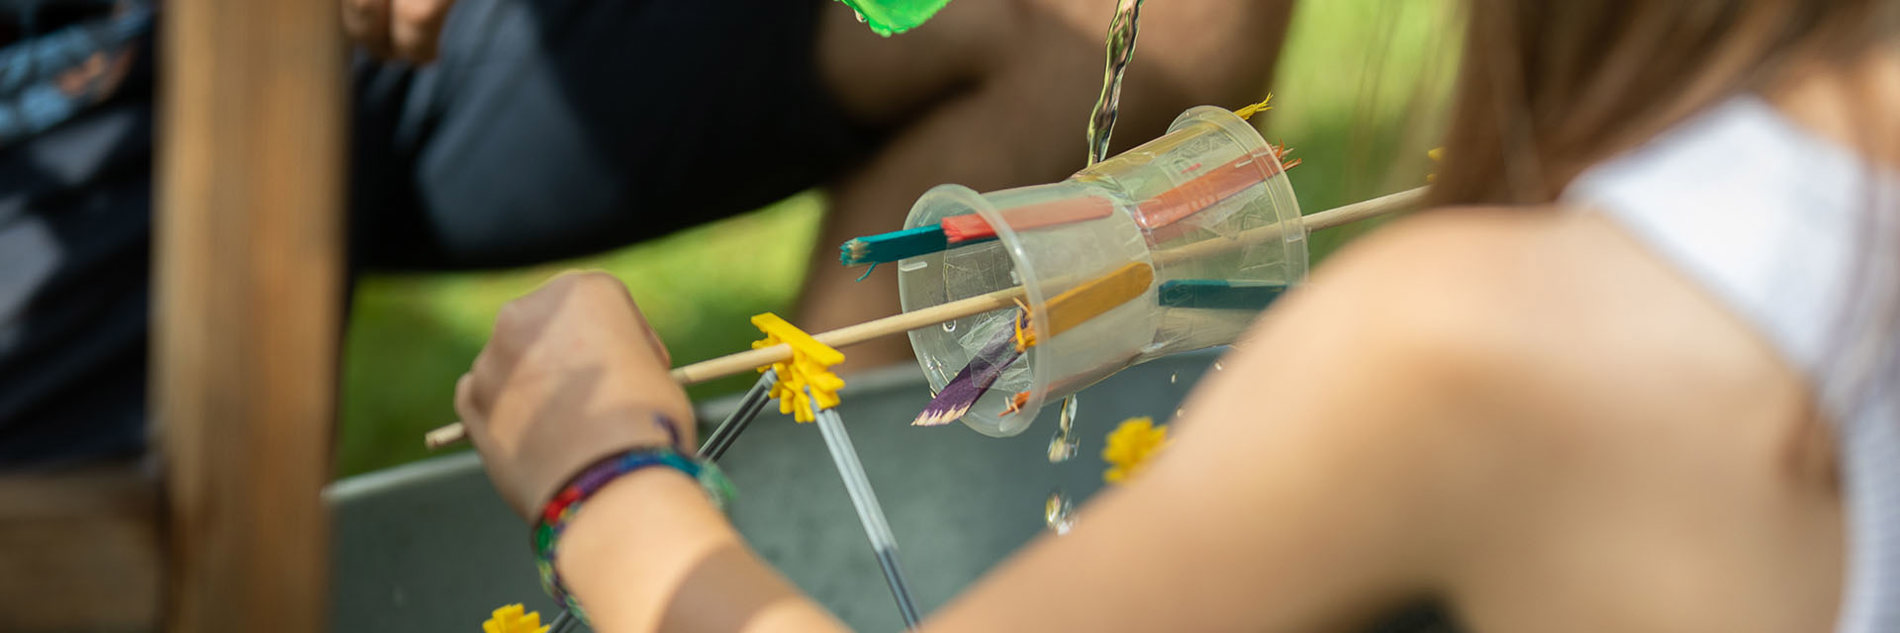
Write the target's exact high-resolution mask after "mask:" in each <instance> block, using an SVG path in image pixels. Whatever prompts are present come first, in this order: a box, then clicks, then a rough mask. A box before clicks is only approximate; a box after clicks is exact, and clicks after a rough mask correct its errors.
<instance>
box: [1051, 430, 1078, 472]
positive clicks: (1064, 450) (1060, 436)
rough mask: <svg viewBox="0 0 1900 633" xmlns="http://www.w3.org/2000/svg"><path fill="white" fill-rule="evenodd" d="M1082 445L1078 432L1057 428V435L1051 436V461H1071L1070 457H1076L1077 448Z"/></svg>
mask: <svg viewBox="0 0 1900 633" xmlns="http://www.w3.org/2000/svg"><path fill="white" fill-rule="evenodd" d="M1081 445H1082V441H1081V438H1080V437H1078V436H1076V434H1074V433H1071V432H1069V431H1068V430H1066V429H1056V434H1055V436H1053V437H1050V438H1049V463H1051V464H1060V463H1062V462H1066V461H1069V458H1071V457H1075V453H1076V449H1078V448H1081Z"/></svg>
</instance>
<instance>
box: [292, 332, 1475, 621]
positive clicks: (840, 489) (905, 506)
mask: <svg viewBox="0 0 1900 633" xmlns="http://www.w3.org/2000/svg"><path fill="white" fill-rule="evenodd" d="M1214 358H1215V354H1214V353H1213V352H1211V351H1207V352H1199V353H1192V354H1182V355H1178V356H1173V357H1169V358H1163V359H1159V360H1156V361H1153V362H1149V363H1147V364H1144V365H1140V366H1137V367H1134V368H1132V369H1129V370H1126V371H1123V372H1122V373H1120V374H1118V375H1116V376H1114V377H1111V378H1109V379H1108V380H1107V381H1105V382H1103V383H1102V384H1100V385H1097V386H1095V387H1094V388H1091V389H1089V390H1088V391H1086V392H1084V393H1083V394H1082V395H1081V406H1080V407H1079V412H1080V414H1079V415H1078V416H1077V418H1076V420H1075V432H1076V433H1078V434H1079V435H1080V436H1081V438H1082V444H1081V449H1080V451H1079V452H1078V453H1077V455H1076V457H1075V458H1074V459H1072V460H1070V461H1068V462H1066V463H1063V464H1050V463H1049V461H1048V458H1047V455H1048V451H1047V449H1048V444H1049V438H1050V435H1051V434H1052V433H1054V430H1055V418H1056V415H1057V413H1056V410H1055V409H1056V408H1055V407H1050V408H1049V409H1047V410H1045V411H1043V413H1042V416H1041V417H1040V418H1038V419H1037V421H1036V422H1035V424H1034V425H1033V426H1031V427H1030V429H1029V430H1028V431H1027V432H1025V433H1023V434H1021V435H1018V436H1016V437H1013V438H1005V439H995V438H990V437H985V436H982V435H978V434H977V433H975V432H973V431H971V430H969V429H966V428H963V427H962V426H961V425H951V426H945V427H938V428H928V429H926V428H913V427H911V426H909V422H910V419H911V417H913V416H915V415H916V413H917V411H918V410H920V409H922V408H923V405H924V403H925V402H927V401H928V400H929V395H930V394H929V391H928V389H927V387H926V386H925V382H924V379H923V375H922V373H921V372H920V371H918V370H917V369H916V368H904V369H893V370H886V371H881V372H875V373H872V374H866V375H860V376H857V377H854V378H852V379H851V384H850V386H849V387H847V388H846V390H845V391H844V394H843V404H842V405H841V406H840V408H839V413H840V415H841V416H842V417H843V419H844V421H845V424H846V426H847V427H849V429H850V432H851V438H852V441H853V443H855V444H856V446H857V448H858V451H859V452H860V454H861V458H862V460H863V462H864V467H865V470H866V472H867V474H868V475H869V477H870V479H871V482H872V484H873V486H874V487H875V488H876V490H877V495H878V498H879V501H880V502H881V504H882V505H883V507H884V510H885V512H886V513H887V514H888V517H889V519H890V524H891V529H892V531H893V532H894V533H895V534H896V536H897V540H898V544H899V547H900V550H899V557H900V558H901V559H902V563H903V566H904V568H905V572H906V574H907V576H908V578H909V580H910V585H911V590H912V592H913V593H914V595H915V598H916V600H917V604H918V608H920V609H922V610H924V611H925V612H929V611H931V610H934V609H936V608H937V607H939V606H941V605H942V604H943V603H945V602H946V601H948V600H949V599H950V598H951V597H953V596H955V595H956V594H957V593H958V592H959V591H960V590H962V589H963V588H964V587H966V586H968V585H969V584H970V583H971V582H972V581H974V580H976V579H977V577H978V576H981V575H982V574H983V572H984V571H986V570H988V569H989V568H990V567H992V566H994V565H995V564H996V563H997V562H999V561H1001V560H1002V559H1004V558H1005V557H1007V556H1008V555H1009V554H1010V552H1012V551H1014V550H1015V549H1016V548H1018V547H1020V546H1022V545H1023V544H1025V543H1027V542H1029V540H1030V539H1032V538H1035V537H1037V536H1038V535H1041V534H1042V533H1044V532H1045V531H1046V530H1045V527H1044V520H1043V507H1044V502H1045V501H1046V500H1047V499H1048V497H1049V495H1050V493H1051V492H1052V491H1054V490H1056V489H1057V488H1061V489H1063V490H1065V491H1066V492H1067V493H1068V494H1070V495H1071V497H1072V498H1073V499H1075V501H1076V503H1077V504H1078V505H1080V504H1081V503H1082V502H1083V501H1085V500H1086V499H1087V498H1088V497H1089V496H1090V495H1092V494H1094V493H1095V492H1096V491H1097V490H1098V489H1100V487H1101V485H1102V483H1101V481H1102V471H1103V469H1104V468H1105V464H1103V463H1102V461H1101V458H1100V454H1101V449H1102V443H1103V440H1104V438H1105V437H1106V436H1107V434H1108V432H1109V430H1111V429H1113V428H1114V426H1115V425H1116V424H1119V423H1120V422H1121V421H1122V420H1124V419H1126V418H1129V417H1134V416H1152V417H1154V418H1155V419H1156V420H1165V419H1167V418H1168V417H1169V416H1171V415H1172V414H1173V412H1174V410H1175V408H1176V407H1177V406H1179V402H1180V401H1181V399H1182V397H1183V396H1185V395H1186V393H1187V391H1188V390H1189V388H1191V386H1192V385H1193V384H1194V382H1195V381H1196V380H1197V379H1198V378H1199V377H1200V375H1201V373H1202V372H1204V371H1205V370H1206V369H1207V367H1208V366H1209V365H1210V364H1211V363H1212V361H1213V359H1214ZM735 404H736V399H734V398H727V399H722V400H718V401H714V402H710V403H706V404H705V405H704V406H703V407H702V409H701V411H700V419H701V420H712V421H717V420H719V419H721V418H723V417H724V416H725V415H726V413H728V412H729V411H730V410H731V407H733V406H734V405H735ZM702 434H703V433H702ZM722 467H723V468H725V469H726V472H727V473H728V474H729V475H730V476H731V477H732V480H733V482H734V483H735V484H736V485H737V487H738V489H739V498H738V500H737V501H736V502H735V503H734V504H733V506H732V507H731V516H732V520H733V522H734V523H735V524H736V525H737V526H738V527H739V530H740V531H741V532H743V533H744V534H745V535H746V537H747V539H748V540H749V541H750V542H751V544H752V547H753V548H755V549H756V550H757V551H758V552H759V553H760V554H761V555H763V556H764V557H765V558H766V559H767V560H770V561H771V562H772V564H774V565H776V566H777V567H778V568H779V569H780V570H781V571H783V572H784V574H785V575H786V576H787V577H789V578H790V579H791V580H792V582H794V583H796V584H797V585H798V586H799V587H800V588H802V589H804V590H805V591H806V592H807V593H809V594H810V595H811V596H812V597H813V598H815V599H817V600H818V601H819V602H822V603H823V604H824V605H825V606H827V607H829V608H830V609H831V610H832V611H833V612H834V613H836V614H837V615H838V617H840V618H842V619H843V620H844V621H845V622H846V623H848V624H850V625H851V626H852V627H853V628H855V629H857V630H861V631H896V630H901V629H902V628H903V627H902V622H901V621H900V619H899V618H898V615H897V611H896V607H895V606H894V605H893V603H892V601H891V597H890V592H889V590H888V589H886V588H885V585H884V581H883V577H882V576H881V575H880V573H879V571H878V566H877V562H876V560H875V559H874V558H873V557H872V555H871V551H870V548H869V546H868V545H867V542H866V541H865V537H864V533H863V531H862V530H861V529H860V528H859V526H858V521H857V519H856V515H855V514H854V513H853V511H852V508H851V502H850V500H849V499H848V498H847V497H846V495H845V491H844V486H843V484H842V483H841V482H840V480H839V478H838V474H837V472H836V471H835V470H834V469H833V466H832V463H831V459H830V457H829V455H828V454H827V453H826V451H825V446H824V442H823V440H822V438H820V437H819V434H818V429H817V427H816V426H815V425H810V424H795V423H794V422H793V421H792V420H791V418H790V417H789V416H782V415H779V414H778V413H777V411H776V409H771V410H768V412H767V413H765V414H763V415H761V416H760V418H759V420H758V421H757V422H755V423H754V424H753V425H752V427H751V428H750V429H749V430H748V431H747V432H746V434H745V435H744V436H743V437H741V438H739V440H738V441H737V443H736V444H735V445H734V446H733V447H732V449H731V450H730V451H729V452H728V453H727V454H726V457H725V459H724V463H723V464H722ZM326 494H327V497H328V499H329V500H330V503H331V504H332V507H333V509H334V512H335V521H336V525H335V537H334V538H335V543H334V550H333V551H334V552H335V554H334V556H335V569H334V573H333V578H334V579H335V580H334V593H333V595H334V601H335V606H334V612H333V619H332V624H333V630H335V631H338V632H345V631H347V632H350V633H365V632H384V631H387V632H390V633H395V632H398V631H400V632H404V633H408V632H414V631H478V630H480V623H481V621H482V620H484V619H486V618H487V617H488V612H489V611H490V610H492V609H494V608H495V607H498V606H500V605H503V604H511V603H517V602H519V603H525V604H527V605H528V608H529V609H534V610H539V611H541V612H542V615H543V617H544V618H547V617H551V616H552V614H553V611H554V606H553V603H552V602H551V601H550V600H549V599H548V598H547V597H546V596H545V595H543V594H542V593H541V589H540V586H539V581H538V580H537V578H536V576H535V571H534V564H533V559H532V557H531V555H530V553H529V547H528V530H527V529H526V528H525V527H524V526H523V525H522V523H521V522H520V520H519V519H517V518H516V517H515V516H514V515H513V514H512V513H510V512H509V511H508V510H507V509H506V508H505V507H504V506H503V505H502V503H501V500H500V499H499V498H497V497H496V496H495V494H494V492H493V490H492V489H491V488H490V487H489V484H488V481H487V479H486V477H485V476H484V475H483V474H482V471H481V468H480V465H479V464H478V463H477V462H476V460H475V458H474V455H473V454H468V453H465V454H460V455H454V456H448V457H442V458H438V459H433V460H429V461H425V462H420V463H416V464H412V465H408V466H403V467H399V468H394V469H390V470H387V471H382V472H377V473H372V474H368V475H363V476H360V477H355V478H351V479H347V480H344V481H341V482H338V483H336V484H335V485H333V486H332V487H331V489H330V490H329V491H328V492H327V493H326ZM1439 626H1442V624H1441V623H1439V621H1438V619H1437V618H1436V617H1435V616H1431V615H1430V614H1429V613H1427V614H1425V615H1420V613H1418V612H1412V613H1408V614H1404V615H1402V616H1401V618H1400V619H1399V620H1398V621H1396V622H1394V623H1391V624H1388V625H1385V626H1383V627H1381V630H1393V631H1399V630H1404V631H1424V630H1438V629H1437V628H1436V627H1439Z"/></svg>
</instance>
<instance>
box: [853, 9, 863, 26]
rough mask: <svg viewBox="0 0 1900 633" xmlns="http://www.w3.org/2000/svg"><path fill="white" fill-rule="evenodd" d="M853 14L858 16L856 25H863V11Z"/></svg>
mask: <svg viewBox="0 0 1900 633" xmlns="http://www.w3.org/2000/svg"><path fill="white" fill-rule="evenodd" d="M854 13H857V14H858V23H859V24H863V23H864V21H865V17H864V12H863V11H854Z"/></svg>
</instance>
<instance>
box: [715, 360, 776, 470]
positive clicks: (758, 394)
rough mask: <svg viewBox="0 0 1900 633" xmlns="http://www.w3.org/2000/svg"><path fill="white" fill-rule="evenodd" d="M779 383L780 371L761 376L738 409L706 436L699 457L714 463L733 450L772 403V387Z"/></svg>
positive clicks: (771, 370)
mask: <svg viewBox="0 0 1900 633" xmlns="http://www.w3.org/2000/svg"><path fill="white" fill-rule="evenodd" d="M777 383H778V371H777V370H773V369H767V370H765V373H764V374H763V375H761V376H759V381H758V382H755V383H752V388H751V389H747V390H746V392H745V397H743V398H740V399H739V406H738V408H735V409H733V410H732V414H731V415H727V416H726V420H725V421H724V422H720V423H719V426H718V427H717V428H714V429H713V432H712V433H711V434H710V435H707V436H706V441H705V443H703V444H701V445H700V446H699V455H700V456H701V457H704V458H706V459H710V460H713V461H718V460H719V458H720V457H722V456H724V455H725V454H726V449H728V448H732V442H733V440H736V439H738V438H739V434H740V433H744V432H745V429H746V427H747V426H750V425H751V424H752V419H753V418H756V417H758V416H759V411H761V410H764V409H765V405H766V403H768V402H771V401H772V385H774V384H777Z"/></svg>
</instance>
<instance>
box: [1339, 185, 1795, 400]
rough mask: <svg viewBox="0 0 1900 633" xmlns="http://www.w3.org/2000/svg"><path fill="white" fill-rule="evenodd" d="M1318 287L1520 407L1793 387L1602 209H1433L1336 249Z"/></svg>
mask: <svg viewBox="0 0 1900 633" xmlns="http://www.w3.org/2000/svg"><path fill="white" fill-rule="evenodd" d="M1312 290H1313V292H1312V295H1313V297H1312V299H1314V301H1312V303H1314V304H1320V305H1314V306H1312V308H1313V309H1314V311H1317V312H1324V313H1327V314H1330V315H1334V316H1329V317H1323V318H1326V319H1329V320H1330V319H1332V318H1338V316H1337V315H1340V314H1342V313H1354V312H1358V313H1362V314H1360V315H1358V316H1353V317H1346V318H1352V319H1355V323H1357V324H1359V325H1360V326H1362V327H1365V328H1371V329H1374V330H1376V331H1380V332H1381V336H1386V337H1390V338H1391V339H1393V340H1396V341H1400V342H1403V343H1404V344H1405V347H1406V348H1409V349H1413V350H1415V351H1417V352H1419V353H1427V354H1431V355H1434V356H1437V357H1439V358H1441V359H1443V360H1444V361H1445V362H1448V363H1454V366H1455V367H1457V368H1459V369H1461V370H1463V371H1466V372H1469V377H1471V378H1472V379H1474V380H1477V381H1481V382H1483V383H1484V384H1486V385H1490V386H1491V387H1492V388H1493V390H1494V391H1503V392H1508V393H1514V394H1519V395H1522V396H1523V398H1520V399H1515V400H1513V401H1512V402H1511V404H1515V405H1518V406H1522V407H1525V409H1524V410H1521V411H1518V413H1531V414H1539V415H1540V416H1541V415H1542V414H1548V413H1552V412H1564V411H1575V410H1577V408H1578V407H1579V406H1580V405H1581V404H1585V403H1587V404H1590V405H1591V406H1590V407H1588V408H1589V409H1592V411H1591V412H1592V414H1593V415H1592V416H1591V417H1592V418H1593V419H1596V420H1598V423H1600V421H1601V420H1600V419H1601V418H1602V417H1604V416H1603V414H1605V413H1610V412H1609V411H1602V410H1600V409H1602V408H1604V407H1605V406H1607V404H1609V403H1606V402H1604V400H1605V399H1606V398H1609V399H1611V400H1613V401H1614V402H1621V403H1626V404H1630V405H1633V406H1635V407H1638V408H1640V409H1641V410H1631V411H1626V413H1629V414H1631V415H1634V416H1636V417H1648V418H1651V419H1653V418H1654V417H1657V415H1656V414H1663V415H1665V416H1666V415H1667V414H1669V413H1672V412H1673V411H1671V409H1672V406H1671V405H1672V403H1693V404H1692V405H1691V406H1698V407H1699V406H1705V403H1704V401H1705V400H1706V399H1708V398H1716V397H1720V396H1736V397H1744V398H1745V397H1746V394H1747V393H1750V392H1755V393H1759V392H1760V391H1761V390H1762V389H1764V388H1765V387H1768V386H1771V385H1774V384H1782V383H1791V382H1794V375H1793V373H1792V372H1791V371H1790V370H1789V368H1788V367H1786V366H1785V365H1784V364H1783V363H1781V362H1780V360H1779V358H1778V357H1777V356H1776V354H1775V353H1774V351H1773V350H1772V349H1771V348H1769V347H1768V346H1767V345H1766V344H1765V343H1764V342H1763V341H1762V340H1761V339H1760V337H1759V336H1758V335H1757V334H1756V333H1755V332H1754V331H1753V330H1752V328H1751V327H1750V326H1749V325H1748V324H1747V323H1746V322H1744V321H1742V320H1741V319H1739V318H1738V317H1737V316H1736V315H1735V314H1734V313H1732V312H1731V311H1730V310H1728V309H1727V307H1726V306H1725V305H1723V304H1722V303H1720V302H1719V301H1717V300H1716V299H1715V298H1713V297H1712V296H1710V295H1708V294H1707V293H1706V292H1705V291H1704V289H1703V288H1702V287H1701V286H1700V285H1698V284H1697V283H1696V282H1695V281H1694V280H1692V279H1689V278H1687V277H1685V276H1683V275H1682V274H1681V273H1680V272H1679V271H1678V270H1677V269H1676V268H1675V267H1673V266H1671V265H1670V264H1669V263H1668V262H1666V261H1664V260H1662V259H1661V258H1659V257H1658V256H1657V255H1656V254H1655V253H1653V252H1652V251H1651V250H1650V249H1648V248H1647V247H1646V246H1645V245H1643V244H1641V243H1638V242H1637V241H1635V240H1634V239H1632V238H1631V237H1630V236H1629V235H1628V234H1627V233H1625V232H1624V231H1622V230H1621V229H1620V228H1619V227H1617V226H1615V225H1614V224H1613V223H1611V222H1610V221H1609V220H1607V219H1605V218H1604V217H1602V216H1600V215H1597V214H1588V213H1578V212H1575V211H1573V210H1567V209H1562V208H1555V207H1551V208H1458V209H1443V210H1437V211H1432V212H1429V213H1426V214H1423V215H1420V216H1416V217H1411V218H1406V219H1404V220H1401V221H1399V222H1395V223H1393V224H1392V225H1391V226H1389V227H1387V228H1386V229H1384V230H1382V231H1380V232H1379V233H1376V234H1374V235H1371V236H1369V237H1368V238H1367V239H1365V240H1362V241H1360V242H1358V243H1355V244H1354V245H1353V246H1352V247H1350V248H1348V249H1346V250H1344V251H1342V252H1341V253H1339V254H1338V255H1337V256H1335V257H1334V258H1333V259H1332V260H1329V261H1328V262H1327V263H1326V264H1325V265H1324V266H1322V267H1321V268H1320V269H1319V270H1318V271H1317V272H1316V274H1315V275H1314V277H1313V280H1312ZM1658 377H1667V378H1668V380H1666V381H1659V380H1655V379H1656V378H1658ZM1731 391H1733V392H1736V393H1734V394H1730V393H1727V392H1731ZM1780 392H1781V393H1779V394H1777V397H1780V396H1782V395H1786V392H1787V390H1786V389H1781V390H1780Z"/></svg>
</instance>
